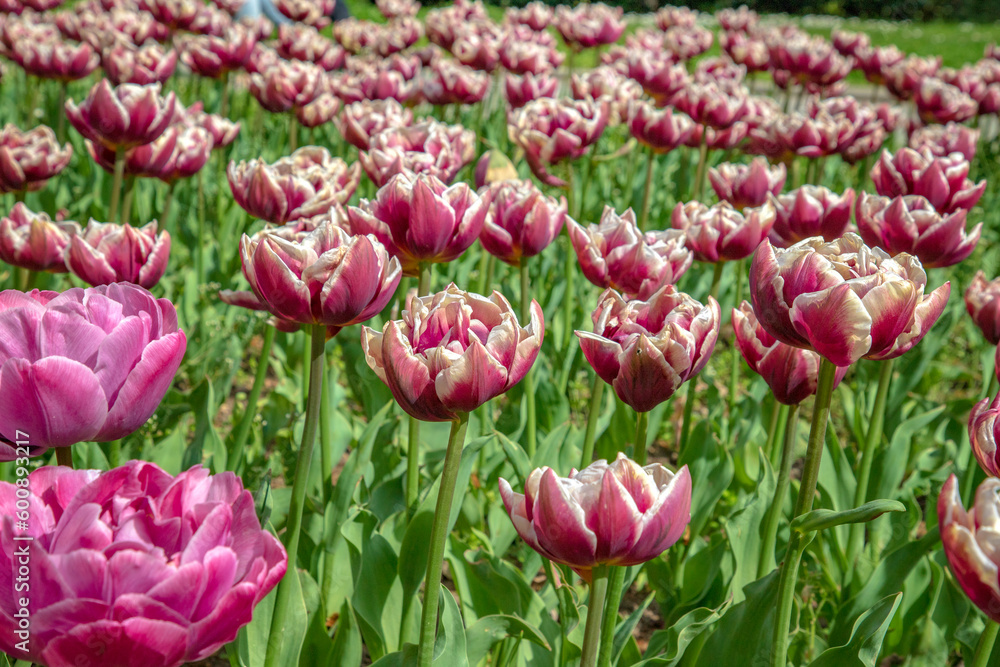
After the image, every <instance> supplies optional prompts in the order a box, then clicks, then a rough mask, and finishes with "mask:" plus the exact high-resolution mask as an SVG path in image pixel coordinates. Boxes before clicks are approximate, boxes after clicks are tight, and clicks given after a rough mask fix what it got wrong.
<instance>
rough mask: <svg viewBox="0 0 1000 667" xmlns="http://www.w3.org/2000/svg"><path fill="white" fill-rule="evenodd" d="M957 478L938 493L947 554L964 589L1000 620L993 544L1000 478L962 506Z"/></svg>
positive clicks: (985, 484) (998, 514)
mask: <svg viewBox="0 0 1000 667" xmlns="http://www.w3.org/2000/svg"><path fill="white" fill-rule="evenodd" d="M959 487H960V485H959V483H958V478H957V477H956V476H955V475H954V474H953V475H950V476H949V477H948V481H946V482H945V483H944V486H943V487H942V488H941V495H940V496H938V503H937V512H938V525H939V527H940V529H941V543H942V544H943V545H944V553H945V556H947V557H948V564H949V565H950V566H951V571H952V573H953V574H954V575H955V579H956V580H957V581H958V583H959V585H960V586H961V587H962V590H963V591H965V594H966V595H968V596H969V599H970V600H972V602H973V604H975V605H976V606H977V607H979V610H980V611H982V612H983V613H984V614H986V616H987V617H988V618H989V619H990V620H992V621H993V622H998V621H1000V593H998V592H997V569H998V567H1000V563H998V561H1000V557H998V556H997V551H996V548H995V546H994V543H995V540H996V534H997V531H998V530H1000V525H998V524H1000V522H998V517H1000V496H998V495H997V494H998V492H1000V479H996V478H995V477H991V478H988V479H986V480H985V481H984V482H983V483H982V484H980V485H979V488H978V489H977V490H976V498H975V504H974V505H973V506H972V507H970V508H969V510H968V511H966V510H965V508H964V507H963V506H962V497H961V494H960V488H959Z"/></svg>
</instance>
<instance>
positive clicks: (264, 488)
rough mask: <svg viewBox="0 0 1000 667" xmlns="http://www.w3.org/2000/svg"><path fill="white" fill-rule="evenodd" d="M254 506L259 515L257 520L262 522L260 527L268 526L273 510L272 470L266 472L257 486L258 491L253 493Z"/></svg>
mask: <svg viewBox="0 0 1000 667" xmlns="http://www.w3.org/2000/svg"><path fill="white" fill-rule="evenodd" d="M253 506H254V511H255V512H256V513H257V519H258V520H259V521H260V525H262V526H264V525H266V524H267V521H268V519H270V518H271V509H272V500H271V469H270V468H268V469H267V472H265V473H264V476H263V477H262V478H261V480H260V484H259V485H258V486H257V490H256V491H254V492H253Z"/></svg>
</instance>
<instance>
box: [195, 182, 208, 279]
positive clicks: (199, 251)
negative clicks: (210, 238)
mask: <svg viewBox="0 0 1000 667" xmlns="http://www.w3.org/2000/svg"><path fill="white" fill-rule="evenodd" d="M206 241H207V239H206V238H205V172H204V170H202V171H199V172H198V247H197V248H196V249H195V256H194V266H195V275H196V276H197V277H198V285H199V286H200V285H204V284H205V243H206Z"/></svg>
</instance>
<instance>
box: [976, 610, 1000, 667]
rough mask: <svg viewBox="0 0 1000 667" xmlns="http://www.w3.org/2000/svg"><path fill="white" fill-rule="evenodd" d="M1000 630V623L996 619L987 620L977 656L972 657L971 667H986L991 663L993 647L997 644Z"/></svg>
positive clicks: (977, 647)
mask: <svg viewBox="0 0 1000 667" xmlns="http://www.w3.org/2000/svg"><path fill="white" fill-rule="evenodd" d="M998 632H1000V625H998V624H997V623H996V621H991V620H988V619H987V621H986V627H985V628H983V634H982V635H981V636H980V637H979V643H978V644H977V645H976V657H974V658H973V659H972V665H971V667H986V666H987V665H988V664H990V656H991V655H993V647H994V645H995V644H996V640H997V634H998Z"/></svg>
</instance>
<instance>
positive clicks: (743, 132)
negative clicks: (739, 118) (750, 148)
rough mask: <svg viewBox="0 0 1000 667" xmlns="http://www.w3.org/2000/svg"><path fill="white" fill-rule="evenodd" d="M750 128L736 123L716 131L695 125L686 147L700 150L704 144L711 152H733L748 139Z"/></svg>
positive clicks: (685, 143) (741, 123)
mask: <svg viewBox="0 0 1000 667" xmlns="http://www.w3.org/2000/svg"><path fill="white" fill-rule="evenodd" d="M749 132H750V126H749V125H747V124H746V123H743V122H740V123H736V124H735V125H733V126H732V127H728V128H726V129H725V130H716V129H714V128H711V127H706V126H704V125H699V124H697V123H695V126H694V129H693V130H692V131H691V134H690V135H688V138H687V141H685V142H684V145H685V146H687V147H688V148H699V147H700V146H701V145H702V144H703V143H704V144H705V145H706V146H708V148H709V150H724V151H728V150H733V149H734V148H737V147H738V146H740V145H741V144H743V142H744V140H745V139H746V138H747V134H748V133H749Z"/></svg>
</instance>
